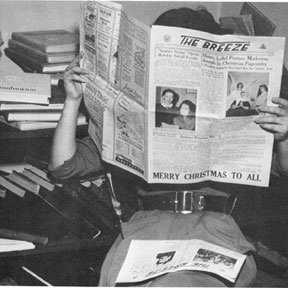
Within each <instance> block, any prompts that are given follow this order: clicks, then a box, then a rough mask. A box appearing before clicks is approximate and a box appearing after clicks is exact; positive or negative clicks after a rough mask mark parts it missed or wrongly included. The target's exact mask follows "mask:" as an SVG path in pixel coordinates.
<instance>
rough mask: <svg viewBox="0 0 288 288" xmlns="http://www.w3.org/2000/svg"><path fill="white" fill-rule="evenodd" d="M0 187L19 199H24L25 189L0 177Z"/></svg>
mask: <svg viewBox="0 0 288 288" xmlns="http://www.w3.org/2000/svg"><path fill="white" fill-rule="evenodd" d="M0 185H1V186H2V187H4V188H6V189H7V190H9V191H11V192H13V193H14V194H16V195H17V196H19V197H24V195H25V192H26V191H25V190H24V189H22V188H20V187H18V186H17V185H15V184H13V183H12V182H10V181H9V180H7V179H5V178H4V177H2V176H0Z"/></svg>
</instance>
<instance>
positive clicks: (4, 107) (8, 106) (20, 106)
mask: <svg viewBox="0 0 288 288" xmlns="http://www.w3.org/2000/svg"><path fill="white" fill-rule="evenodd" d="M63 107H64V103H51V104H48V105H38V104H32V103H31V104H29V103H27V104H25V103H0V111H29V110H30V111H31V110H63Z"/></svg>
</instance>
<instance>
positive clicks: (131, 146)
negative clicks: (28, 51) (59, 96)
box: [80, 1, 150, 177]
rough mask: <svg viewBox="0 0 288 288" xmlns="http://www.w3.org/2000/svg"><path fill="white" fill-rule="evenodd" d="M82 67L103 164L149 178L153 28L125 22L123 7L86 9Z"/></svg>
mask: <svg viewBox="0 0 288 288" xmlns="http://www.w3.org/2000/svg"><path fill="white" fill-rule="evenodd" d="M81 24H82V25H81V30H80V35H81V50H82V51H84V53H85V57H84V60H83V62H82V67H84V68H86V69H87V70H89V71H90V75H89V79H88V80H89V81H88V82H87V83H86V84H85V85H83V91H84V101H85V105H86V107H87V109H88V112H89V116H90V121H89V134H90V135H91V137H92V139H93V140H94V141H95V143H96V145H97V147H98V149H99V151H101V153H102V159H103V160H104V161H106V162H109V163H112V164H114V165H117V166H119V167H122V168H124V169H126V170H128V171H130V172H132V173H134V174H136V175H139V176H141V177H146V175H145V170H146V168H145V165H146V164H145V163H146V162H147V159H145V157H146V155H147V153H145V151H144V150H145V146H147V144H146V140H147V137H146V136H145V135H146V134H145V131H146V130H145V117H144V114H145V109H144V107H145V105H147V104H145V101H146V99H147V97H146V95H147V90H148V76H147V72H148V67H147V63H148V58H149V54H148V52H149V32H150V28H149V27H147V26H146V25H144V24H142V23H140V22H138V21H137V20H136V19H134V18H132V17H127V16H126V15H125V13H124V12H123V11H122V10H121V5H119V4H117V3H113V2H96V1H87V2H84V3H83V4H82V23H81Z"/></svg>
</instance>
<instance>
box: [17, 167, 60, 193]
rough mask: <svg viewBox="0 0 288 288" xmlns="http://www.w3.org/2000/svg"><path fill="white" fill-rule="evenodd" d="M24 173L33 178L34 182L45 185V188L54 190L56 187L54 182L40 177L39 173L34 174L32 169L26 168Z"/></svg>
mask: <svg viewBox="0 0 288 288" xmlns="http://www.w3.org/2000/svg"><path fill="white" fill-rule="evenodd" d="M22 174H23V175H24V176H26V177H28V178H30V179H31V180H33V181H34V182H36V183H38V184H39V185H41V186H43V187H44V188H45V189H47V190H49V191H53V190H54V188H55V185H54V184H52V183H51V182H49V181H47V180H45V179H43V178H42V177H40V176H39V175H36V174H34V173H33V172H32V171H30V170H29V169H25V170H24V171H23V172H22Z"/></svg>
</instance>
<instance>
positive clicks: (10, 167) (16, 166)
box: [0, 162, 32, 173]
mask: <svg viewBox="0 0 288 288" xmlns="http://www.w3.org/2000/svg"><path fill="white" fill-rule="evenodd" d="M31 166H32V165H31V164H29V163H26V162H20V163H8V164H1V165H0V172H1V171H2V172H6V173H12V172H13V171H17V172H22V171H24V169H25V168H27V169H29V168H30V167H31Z"/></svg>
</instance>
